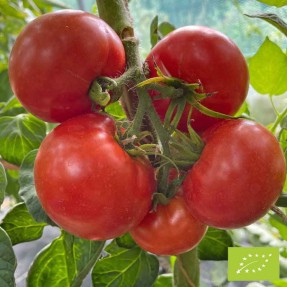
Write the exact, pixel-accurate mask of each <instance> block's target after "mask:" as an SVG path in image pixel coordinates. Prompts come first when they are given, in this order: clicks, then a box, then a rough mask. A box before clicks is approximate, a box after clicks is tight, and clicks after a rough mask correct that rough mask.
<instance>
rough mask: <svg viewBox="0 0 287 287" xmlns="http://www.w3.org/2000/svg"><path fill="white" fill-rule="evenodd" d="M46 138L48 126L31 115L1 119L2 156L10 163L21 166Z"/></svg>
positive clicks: (0, 152) (0, 141)
mask: <svg viewBox="0 0 287 287" xmlns="http://www.w3.org/2000/svg"><path fill="white" fill-rule="evenodd" d="M45 136H46V124H45V123H44V122H43V121H41V120H39V119H37V118H36V117H34V116H32V115H31V114H20V115H17V116H15V117H9V116H5V117H1V118H0V154H1V156H2V157H3V158H4V159H5V160H7V161H8V162H10V163H14V164H17V165H20V164H21V162H22V160H23V158H24V157H25V155H26V154H27V153H28V152H30V151H31V150H33V149H36V148H38V147H39V146H40V144H41V142H42V140H43V139H44V137H45Z"/></svg>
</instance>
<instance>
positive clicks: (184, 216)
mask: <svg viewBox="0 0 287 287" xmlns="http://www.w3.org/2000/svg"><path fill="white" fill-rule="evenodd" d="M206 230H207V226H206V225H204V224H203V223H201V222H200V221H198V220H197V219H195V218H194V217H193V216H192V215H191V213H190V211H189V209H188V207H187V205H186V203H185V201H184V199H183V197H182V196H178V195H177V196H175V197H174V198H172V199H171V201H170V203H169V204H168V205H158V206H157V210H156V212H151V213H148V214H147V215H146V217H145V218H144V219H143V221H142V222H141V223H140V224H139V225H138V226H136V227H135V228H133V229H132V230H131V232H130V234H131V236H132V237H133V239H134V240H135V241H136V243H137V244H138V245H139V246H141V247H142V248H143V249H144V250H146V251H149V252H151V253H154V254H157V255H177V254H180V253H183V252H186V251H189V250H191V249H192V248H194V247H195V246H197V244H198V243H199V242H200V241H201V239H202V238H203V236H204V235H205V233H206Z"/></svg>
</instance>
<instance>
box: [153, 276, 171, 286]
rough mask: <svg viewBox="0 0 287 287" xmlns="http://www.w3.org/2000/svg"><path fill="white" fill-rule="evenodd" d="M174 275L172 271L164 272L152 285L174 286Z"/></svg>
mask: <svg viewBox="0 0 287 287" xmlns="http://www.w3.org/2000/svg"><path fill="white" fill-rule="evenodd" d="M172 281H173V276H172V274H171V273H167V274H162V275H160V276H158V277H157V279H156V281H155V283H154V284H153V285H152V287H173V282H172Z"/></svg>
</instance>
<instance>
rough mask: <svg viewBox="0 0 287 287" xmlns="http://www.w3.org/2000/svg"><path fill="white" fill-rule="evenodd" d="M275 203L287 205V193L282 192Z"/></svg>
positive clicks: (279, 205) (282, 205)
mask: <svg viewBox="0 0 287 287" xmlns="http://www.w3.org/2000/svg"><path fill="white" fill-rule="evenodd" d="M275 205H276V206H277V207H287V193H282V194H281V195H280V196H279V198H278V199H277V201H276V203H275Z"/></svg>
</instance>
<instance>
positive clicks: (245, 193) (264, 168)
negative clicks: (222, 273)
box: [183, 120, 286, 229]
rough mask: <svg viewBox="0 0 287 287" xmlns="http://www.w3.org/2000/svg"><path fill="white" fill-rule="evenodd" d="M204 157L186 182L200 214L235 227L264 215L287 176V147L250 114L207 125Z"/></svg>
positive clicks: (185, 187)
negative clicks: (286, 157)
mask: <svg viewBox="0 0 287 287" xmlns="http://www.w3.org/2000/svg"><path fill="white" fill-rule="evenodd" d="M204 138H205V140H206V145H205V147H204V149H203V152H202V154H201V157H200V158H199V160H198V161H197V162H196V163H195V165H194V166H193V167H192V168H191V170H190V171H189V172H188V174H187V176H186V178H185V180H184V182H183V192H184V197H185V199H186V202H187V204H188V206H189V207H190V210H191V212H192V214H193V215H194V217H196V218H198V219H199V220H201V221H202V222H204V223H205V224H207V225H209V226H213V227H217V228H223V229H229V228H239V227H244V226H247V225H249V224H251V223H253V222H255V221H256V220H258V219H259V218H261V217H262V216H264V215H265V214H266V213H267V212H268V210H269V209H270V208H271V206H272V205H273V204H274V203H275V202H276V200H277V199H278V197H279V195H280V193H281V191H282V188H283V185H284V181H285V176H286V163H285V158H284V153H283V151H282V149H281V147H280V145H279V143H278V141H277V140H276V138H275V137H274V136H273V134H272V133H270V132H269V131H268V130H267V129H266V128H265V127H263V126H261V125H260V124H258V123H255V122H252V121H248V120H227V121H224V122H222V123H220V124H218V125H217V126H215V127H212V128H211V129H210V131H207V132H206V134H205V135H204Z"/></svg>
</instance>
